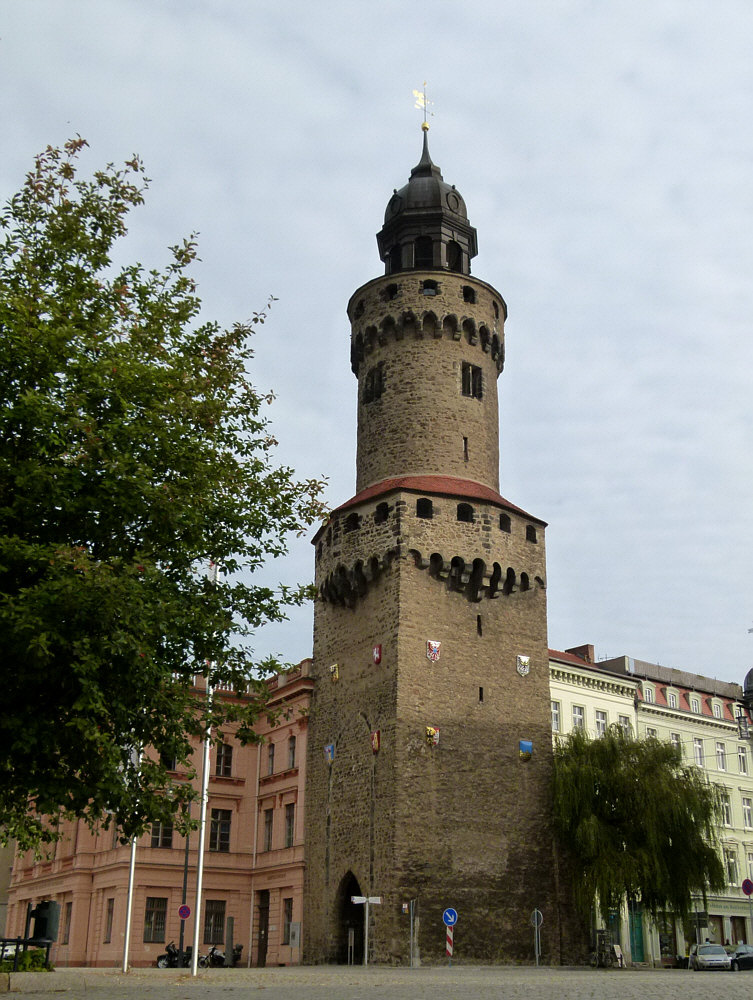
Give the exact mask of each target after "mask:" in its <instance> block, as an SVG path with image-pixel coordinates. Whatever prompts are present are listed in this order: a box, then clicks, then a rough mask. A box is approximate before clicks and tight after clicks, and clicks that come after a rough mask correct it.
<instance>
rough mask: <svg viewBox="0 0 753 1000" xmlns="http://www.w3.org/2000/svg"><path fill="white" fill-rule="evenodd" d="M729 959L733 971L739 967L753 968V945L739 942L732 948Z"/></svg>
mask: <svg viewBox="0 0 753 1000" xmlns="http://www.w3.org/2000/svg"><path fill="white" fill-rule="evenodd" d="M729 959H730V963H731V964H732V971H733V972H737V971H738V970H739V969H753V947H751V945H749V944H739V945H737V947H736V948H732V949H731V950H730V953H729Z"/></svg>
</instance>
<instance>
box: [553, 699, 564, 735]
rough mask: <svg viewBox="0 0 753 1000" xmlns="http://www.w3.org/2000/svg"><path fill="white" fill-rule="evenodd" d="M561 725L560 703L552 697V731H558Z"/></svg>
mask: <svg viewBox="0 0 753 1000" xmlns="http://www.w3.org/2000/svg"><path fill="white" fill-rule="evenodd" d="M561 725H562V705H561V704H560V702H558V701H555V700H554V699H552V732H553V733H558V732H559V731H560V726H561Z"/></svg>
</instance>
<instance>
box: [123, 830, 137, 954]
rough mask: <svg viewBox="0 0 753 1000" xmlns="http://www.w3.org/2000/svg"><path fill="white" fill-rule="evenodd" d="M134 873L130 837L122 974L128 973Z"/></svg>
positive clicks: (134, 852) (132, 846) (133, 854)
mask: <svg viewBox="0 0 753 1000" xmlns="http://www.w3.org/2000/svg"><path fill="white" fill-rule="evenodd" d="M135 872H136V838H135V837H131V861H130V864H129V866H128V898H127V902H126V922H125V937H124V938H123V972H128V952H129V951H130V949H131V916H132V915H133V886H134V881H135V879H134V875H135Z"/></svg>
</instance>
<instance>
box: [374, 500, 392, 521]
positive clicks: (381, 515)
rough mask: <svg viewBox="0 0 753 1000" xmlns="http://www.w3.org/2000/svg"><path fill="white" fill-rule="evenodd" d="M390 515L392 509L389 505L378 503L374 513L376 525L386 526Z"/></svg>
mask: <svg viewBox="0 0 753 1000" xmlns="http://www.w3.org/2000/svg"><path fill="white" fill-rule="evenodd" d="M389 514H390V507H389V504H387V503H378V504H377V507H376V510H375V511H374V523H375V524H384V522H385V521H386V520H387V518H388V517H389Z"/></svg>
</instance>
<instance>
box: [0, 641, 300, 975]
mask: <svg viewBox="0 0 753 1000" xmlns="http://www.w3.org/2000/svg"><path fill="white" fill-rule="evenodd" d="M310 664H311V661H310V660H303V661H302V662H301V663H300V664H299V666H298V667H297V669H296V670H295V671H293V672H292V673H288V674H280V675H278V676H277V677H275V678H272V680H271V681H270V687H271V689H272V699H271V704H272V707H273V708H275V709H279V710H280V712H279V718H278V720H277V724H276V725H271V724H269V723H268V722H267V721H266V719H261V720H260V721H259V725H258V726H257V732H259V734H260V735H261V736H263V737H264V742H263V743H260V744H258V745H249V746H241V745H240V743H238V742H237V741H236V740H233V739H232V738H231V737H228V738H227V740H226V742H225V743H224V744H223V745H222V746H221V747H213V748H212V752H211V758H210V779H209V802H208V807H207V831H206V850H205V855H204V884H203V892H202V902H201V913H200V914H199V920H198V921H195V919H194V918H195V912H194V911H195V903H196V864H197V854H198V851H197V845H198V832H193V833H192V834H191V835H190V837H189V838H188V844H186V838H183V837H181V836H180V835H179V834H178V833H177V831H174V830H173V829H172V828H171V827H168V826H162V827H160V826H155V827H153V828H152V830H151V831H150V832H149V833H147V834H145V835H144V836H143V837H141V838H140V840H139V841H138V843H137V846H136V869H135V889H134V901H133V916H132V920H131V945H130V964H131V965H134V966H150V965H154V964H155V962H156V960H157V957H158V956H159V955H160V954H162V953H163V952H164V951H165V946H166V944H167V943H168V942H170V941H174V942H175V943H176V945H177V944H178V942H179V938H180V931H181V918H180V916H179V913H178V910H179V908H180V906H181V904H182V903H183V901H184V890H183V885H184V879H185V881H186V886H187V891H186V893H185V902H186V903H187V905H188V906H189V907H190V909H191V916H190V917H189V918H188V919H187V920H185V921H184V923H183V926H184V941H185V944H186V945H189V944H192V945H194V946H195V938H196V939H197V940H198V947H199V951H200V952H201V953H202V954H204V953H206V952H207V951H208V949H209V947H210V946H211V945H212V944H214V945H216V946H217V947H218V948H220V949H221V950H225V947H226V946H227V945H228V944H229V940H228V932H229V929H230V927H232V939H233V942H234V943H235V944H241V945H242V946H243V951H242V955H241V962H240V964H241V965H244V966H245V965H249V964H252V965H260V966H261V965H293V964H297V963H298V962H300V958H301V952H300V930H301V920H302V898H303V866H304V858H303V806H304V802H303V799H304V787H305V777H306V776H305V770H306V737H307V728H308V726H307V723H308V708H309V703H310V700H311V690H312V687H313V681H312V679H311V677H310ZM200 758H201V752H200V749H199V748H197V751H196V754H195V760H194V761H193V763H194V764H195V765H196V769H197V772H199V771H200ZM180 777H181V773H180V772H179V771H176V778H178V779H180ZM186 777H187V775H186ZM193 809H194V816H195V815H196V813H197V812H198V805H197V804H194V806H193ZM129 861H130V846H128V845H121V844H120V843H119V841H118V839H117V832H116V831H113V830H112V829H110V830H105V831H99V832H97V831H91V830H89V829H88V827H87V826H86V824H85V823H84V822H83V821H79V822H77V823H71V824H69V825H68V826H67V828H66V830H65V834H64V836H63V838H62V839H61V840H60V841H59V842H58V843H57V844H55V845H54V847H53V848H52V850H51V854H50V857H49V858H46V859H44V860H42V861H35V860H34V857H33V855H31V854H28V855H21V856H18V857H17V858H16V861H15V864H14V867H13V874H12V878H11V885H10V890H9V898H8V918H7V927H6V934H7V935H9V936H13V935H23V933H24V927H25V922H26V914H27V908H28V906H29V904H36V903H38V902H39V901H41V900H43V899H49V900H56V901H57V902H58V903H60V930H59V933H58V940H57V943H56V944H55V945H54V946H53V948H52V953H51V958H52V961H53V962H54V964H55V965H57V966H81V965H87V966H117V965H119V964H120V963H121V962H122V960H123V947H124V936H125V930H126V926H125V921H126V904H127V895H128V870H129ZM230 918H232V922H230ZM197 930H198V933H197Z"/></svg>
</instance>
